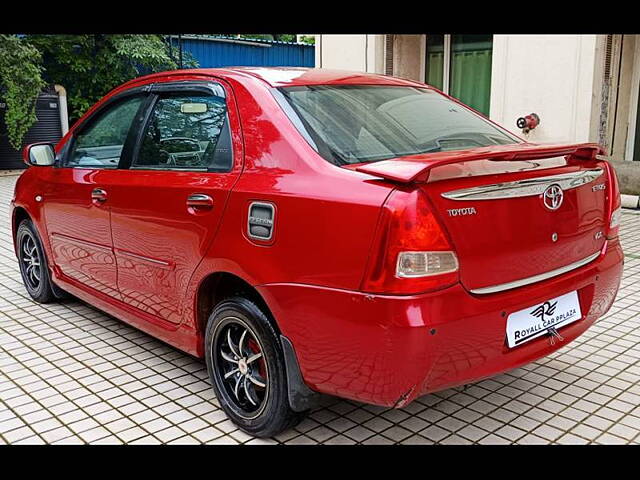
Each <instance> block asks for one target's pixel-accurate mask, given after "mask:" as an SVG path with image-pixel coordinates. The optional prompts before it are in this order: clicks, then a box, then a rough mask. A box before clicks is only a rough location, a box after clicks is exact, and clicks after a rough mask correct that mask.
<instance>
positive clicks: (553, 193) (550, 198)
mask: <svg viewBox="0 0 640 480" xmlns="http://www.w3.org/2000/svg"><path fill="white" fill-rule="evenodd" d="M562 200H564V193H563V192H562V188H560V185H558V184H557V183H554V184H553V185H549V186H548V187H547V188H546V189H545V190H544V193H543V194H542V201H543V203H544V206H545V207H547V208H548V209H549V210H557V209H559V208H560V205H562Z"/></svg>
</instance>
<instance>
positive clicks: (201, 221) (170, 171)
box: [109, 82, 242, 323]
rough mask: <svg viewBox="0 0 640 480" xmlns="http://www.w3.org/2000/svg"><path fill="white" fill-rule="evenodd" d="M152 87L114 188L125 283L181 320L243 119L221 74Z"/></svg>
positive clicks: (131, 298) (126, 290)
mask: <svg viewBox="0 0 640 480" xmlns="http://www.w3.org/2000/svg"><path fill="white" fill-rule="evenodd" d="M151 95H152V99H151V101H150V104H151V105H150V109H149V111H148V112H147V119H146V124H145V127H144V128H143V129H142V131H141V134H140V137H139V139H138V143H137V146H136V149H135V152H134V154H133V156H132V161H131V164H130V165H129V166H128V168H127V167H123V168H122V169H121V170H120V171H119V172H118V173H119V174H120V175H118V178H117V179H116V180H115V181H114V182H113V183H112V184H111V186H110V191H109V195H110V197H109V202H110V206H111V228H112V235H113V245H114V252H115V256H116V260H117V265H118V288H119V290H120V292H121V294H122V296H123V300H124V301H126V302H127V303H128V304H130V305H132V306H134V307H136V308H138V309H140V310H142V311H144V312H146V313H148V314H151V315H153V316H154V317H157V318H160V319H162V320H167V321H170V322H173V323H180V322H181V319H182V316H181V315H182V301H183V299H184V297H185V293H186V289H187V284H188V282H189V279H190V277H191V275H192V273H193V272H194V270H195V269H196V267H197V265H198V263H199V262H200V260H201V259H202V258H203V256H204V254H205V252H206V251H207V248H208V246H209V245H210V244H211V241H212V240H213V237H214V236H215V233H216V230H217V226H218V224H219V222H220V219H221V218H222V214H223V211H224V209H225V205H226V202H227V198H228V195H229V192H230V190H231V188H232V186H233V184H234V183H235V181H236V180H237V178H238V176H239V174H240V170H241V160H242V156H241V155H242V152H241V146H242V143H241V141H240V140H239V137H238V131H239V124H238V122H239V119H238V117H237V113H236V110H235V106H234V104H233V98H232V96H231V91H230V90H229V89H225V87H223V86H222V85H221V84H219V83H216V82H211V83H206V84H203V83H202V82H180V83H179V84H156V85H154V86H153V88H152V89H151ZM234 139H235V140H234Z"/></svg>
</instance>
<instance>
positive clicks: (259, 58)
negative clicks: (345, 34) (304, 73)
mask: <svg viewBox="0 0 640 480" xmlns="http://www.w3.org/2000/svg"><path fill="white" fill-rule="evenodd" d="M253 43H255V45H248V44H247V43H235V42H233V41H216V40H209V39H191V38H189V39H183V40H182V49H183V51H185V52H190V53H191V55H193V57H194V58H195V59H196V60H197V61H198V64H199V66H200V67H201V68H214V67H230V66H254V67H255V66H264V67H314V66H315V47H314V46H313V45H302V44H298V43H285V42H253ZM175 46H176V41H175V39H174V47H175Z"/></svg>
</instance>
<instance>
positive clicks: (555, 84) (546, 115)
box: [316, 35, 602, 142]
mask: <svg viewBox="0 0 640 480" xmlns="http://www.w3.org/2000/svg"><path fill="white" fill-rule="evenodd" d="M599 37H602V36H598V35H494V37H493V55H492V58H493V60H492V75H491V77H492V78H491V103H490V112H489V116H490V118H491V119H492V120H495V121H497V122H498V123H501V124H502V125H504V126H505V127H507V128H508V129H510V130H512V131H513V132H514V133H520V131H519V129H518V128H517V127H516V125H515V123H516V120H517V118H518V117H521V116H524V115H528V114H529V113H532V112H535V113H537V114H538V115H539V116H540V120H541V123H540V125H539V126H538V127H537V128H536V129H535V130H533V131H531V132H530V133H529V134H528V135H526V136H525V135H523V136H524V137H526V138H527V139H528V140H530V141H532V142H586V141H597V140H598V138H597V128H596V127H597V123H598V121H599V119H600V109H599V108H598V104H599V102H600V99H599V97H598V98H596V97H597V96H598V95H599V93H598V92H599V91H600V90H599V88H600V86H599V84H598V82H601V78H600V76H601V66H600V64H599V62H600V61H601V52H600V50H599V49H597V48H596V47H597V44H598V42H600V43H601V39H599ZM425 48H426V42H425V35H394V41H393V57H394V58H393V74H394V75H395V76H399V77H404V78H409V79H412V80H417V81H421V82H423V81H424V79H425V76H424V71H425V53H426V52H425ZM598 48H600V47H598ZM384 57H385V50H384V35H318V36H317V40H316V66H318V67H324V68H341V69H348V70H360V71H368V72H376V73H383V72H384V70H385V65H384Z"/></svg>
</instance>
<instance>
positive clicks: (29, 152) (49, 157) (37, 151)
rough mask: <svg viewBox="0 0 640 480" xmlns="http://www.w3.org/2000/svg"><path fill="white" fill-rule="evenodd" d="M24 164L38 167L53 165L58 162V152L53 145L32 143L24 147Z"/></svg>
mask: <svg viewBox="0 0 640 480" xmlns="http://www.w3.org/2000/svg"><path fill="white" fill-rule="evenodd" d="M23 159H24V163H26V164H27V165H34V166H37V167H47V166H50V165H53V163H54V162H55V160H56V151H55V150H54V148H53V144H51V143H32V144H31V145H27V146H26V147H24V151H23Z"/></svg>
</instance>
